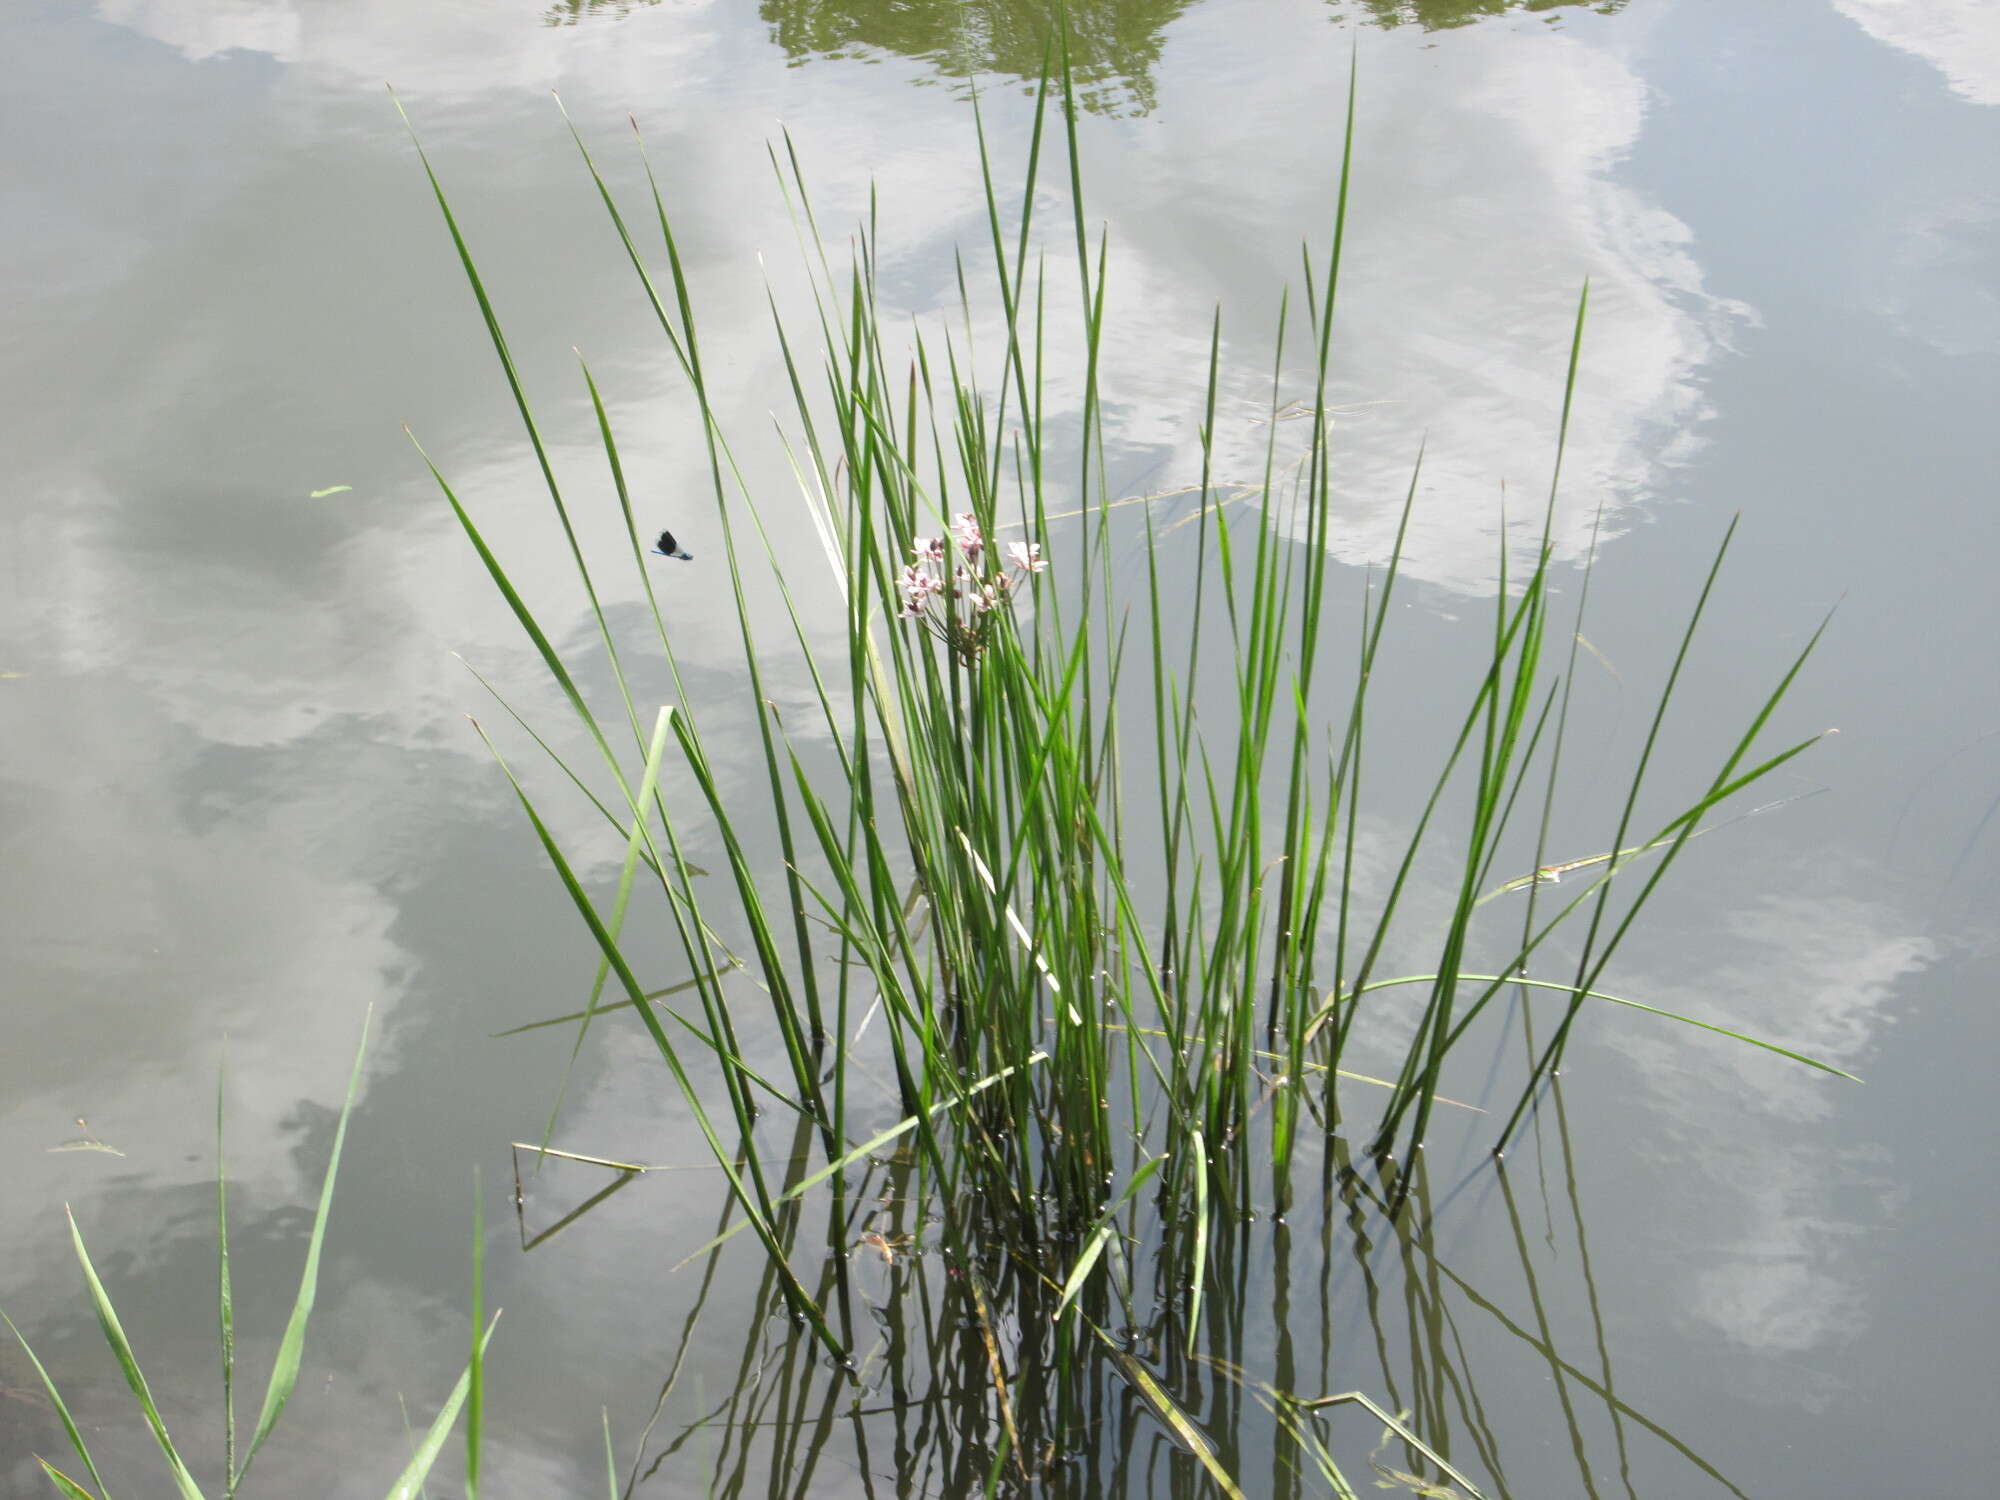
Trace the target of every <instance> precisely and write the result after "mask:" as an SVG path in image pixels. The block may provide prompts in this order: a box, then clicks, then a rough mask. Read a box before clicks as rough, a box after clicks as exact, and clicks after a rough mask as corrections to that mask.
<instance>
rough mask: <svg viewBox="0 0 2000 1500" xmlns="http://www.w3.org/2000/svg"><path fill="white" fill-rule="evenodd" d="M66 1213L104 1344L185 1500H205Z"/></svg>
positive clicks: (79, 1234) (72, 1219) (72, 1217)
mask: <svg viewBox="0 0 2000 1500" xmlns="http://www.w3.org/2000/svg"><path fill="white" fill-rule="evenodd" d="M63 1212H64V1213H65V1214H67V1215H68V1216H69V1237H70V1243H71V1244H72V1245H74V1246H75V1247H76V1258H77V1262H78V1264H80V1265H81V1266H82V1267H83V1279H84V1280H85V1281H86V1282H88V1283H89V1284H90V1300H91V1301H92V1302H93V1303H94V1304H96V1307H97V1323H98V1326H99V1327H100V1328H102V1329H103V1330H104V1341H105V1342H106V1343H107V1344H109V1345H110V1346H111V1352H112V1353H113V1354H115V1355H117V1356H118V1364H119V1367H120V1368H121V1369H122V1370H124V1372H125V1383H126V1384H127V1385H129V1386H131V1387H132V1394H133V1395H134V1396H135V1397H137V1398H138V1401H139V1410H140V1411H141V1412H142V1413H144V1415H145V1418H146V1425H147V1426H148V1427H150V1428H152V1429H153V1437H154V1439H155V1440H156V1441H157V1442H158V1443H159V1445H160V1452H161V1454H162V1455H164V1456H165V1458H166V1460H167V1467H168V1469H169V1470H170V1471H171V1472H172V1474H173V1476H174V1484H175V1485H176V1486H177V1487H178V1488H179V1490H180V1492H181V1496H182V1500H202V1495H201V1488H200V1486H199V1485H197V1484H196V1483H195V1482H194V1476H193V1475H192V1474H190V1473H189V1472H188V1467H187V1465H186V1464H185V1463H183V1462H182V1461H181V1456H180V1454H179V1453H178V1452H177V1451H176V1450H175V1448H174V1443H173V1439H172V1438H170V1437H168V1436H167V1424H166V1423H165V1422H163V1421H161V1420H160V1409H159V1407H158V1406H156V1405H155V1404H154V1402H153V1392H152V1390H151V1389H150V1388H149V1387H148V1386H147V1384H146V1377H145V1376H144V1375H142V1374H141V1373H140V1372H139V1361H138V1360H137V1358H135V1357H134V1356H133V1353H132V1345H131V1343H130V1341H129V1340H127V1339H126V1337H125V1329H124V1328H123V1326H122V1325H120V1323H119V1321H118V1312H117V1309H115V1308H114V1307H112V1305H111V1297H110V1295H109V1294H108V1293H107V1292H106V1291H105V1290H104V1283H103V1282H101V1281H99V1280H98V1279H97V1268H96V1267H95V1266H93V1265H92V1264H91V1263H90V1252H89V1251H88V1250H86V1249H84V1247H83V1231H82V1230H80V1229H78V1228H77V1227H76V1215H75V1214H74V1213H72V1212H71V1211H70V1210H69V1208H68V1207H67V1206H65V1207H64V1209H63ZM79 1451H81V1450H79ZM86 1462H88V1460H86ZM91 1474H92V1477H93V1478H95V1477H96V1470H95V1469H93V1470H92V1471H91ZM103 1483H104V1481H103V1480H101V1479H99V1480H98V1484H99V1486H100V1487H101V1486H102V1485H103Z"/></svg>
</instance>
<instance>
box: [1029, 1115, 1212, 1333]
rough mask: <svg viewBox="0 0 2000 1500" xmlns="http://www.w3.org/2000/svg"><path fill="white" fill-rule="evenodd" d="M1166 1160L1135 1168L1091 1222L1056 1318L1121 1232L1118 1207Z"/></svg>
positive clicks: (1158, 1158)
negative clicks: (1115, 1195)
mask: <svg viewBox="0 0 2000 1500" xmlns="http://www.w3.org/2000/svg"><path fill="white" fill-rule="evenodd" d="M1197 1138H1198V1136H1197ZM1165 1161H1166V1158H1165V1157H1164V1156H1156V1157H1154V1158H1153V1159H1152V1160H1151V1161H1149V1162H1147V1163H1146V1164H1145V1165H1143V1166H1142V1167H1140V1168H1139V1170H1138V1171H1136V1172H1134V1173H1133V1174H1132V1180H1131V1181H1130V1182H1128V1183H1126V1184H1125V1191H1124V1192H1122V1193H1120V1194H1119V1195H1118V1196H1117V1197H1116V1198H1115V1199H1113V1200H1112V1202H1111V1204H1110V1205H1109V1206H1108V1207H1107V1208H1106V1209H1105V1210H1104V1212H1103V1213H1101V1214H1099V1215H1098V1216H1097V1222H1096V1223H1095V1224H1093V1225H1091V1226H1090V1231H1089V1233H1088V1234H1086V1235H1085V1236H1084V1246H1083V1251H1082V1253H1081V1254H1079V1255H1078V1256H1077V1258H1076V1264H1075V1265H1074V1266H1072V1267H1070V1272H1069V1277H1068V1279H1067V1280H1066V1281H1064V1282H1063V1289H1062V1300H1061V1301H1059V1302H1057V1303H1056V1310H1055V1321H1056V1322H1061V1321H1062V1316H1063V1314H1064V1313H1066V1312H1068V1311H1069V1305H1070V1304H1071V1303H1072V1302H1074V1301H1075V1300H1076V1296H1077V1293H1079V1292H1081V1291H1082V1290H1083V1286H1084V1283H1085V1282H1087V1281H1089V1280H1090V1272H1091V1269H1092V1268H1093V1267H1094V1266H1096V1264H1097V1262H1098V1260H1099V1259H1100V1258H1101V1257H1102V1256H1103V1254H1104V1247H1105V1246H1106V1245H1108V1244H1110V1243H1111V1237H1112V1235H1114V1234H1116V1233H1117V1232H1118V1211H1119V1210H1120V1209H1122V1208H1123V1207H1124V1206H1125V1205H1126V1204H1127V1203H1130V1202H1131V1201H1132V1195H1133V1194H1134V1193H1136V1192H1138V1191H1139V1189H1140V1188H1142V1187H1144V1186H1145V1185H1146V1182H1147V1179H1149V1178H1150V1177H1151V1176H1152V1175H1153V1174H1154V1173H1155V1172H1157V1171H1159V1170H1160V1166H1161V1164H1162V1163H1164V1162H1165Z"/></svg>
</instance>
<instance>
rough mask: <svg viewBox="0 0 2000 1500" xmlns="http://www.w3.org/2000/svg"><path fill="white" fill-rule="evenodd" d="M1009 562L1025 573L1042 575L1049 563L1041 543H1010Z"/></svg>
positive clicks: (1008, 546) (1008, 547) (1008, 549)
mask: <svg viewBox="0 0 2000 1500" xmlns="http://www.w3.org/2000/svg"><path fill="white" fill-rule="evenodd" d="M1007 561H1008V562H1010V563H1012V564H1013V565H1014V566H1015V567H1017V568H1019V569H1020V570H1021V571H1022V572H1023V573H1040V572H1042V571H1043V570H1044V569H1045V568H1047V567H1048V561H1047V560H1046V559H1045V558H1044V557H1043V556H1042V544H1041V543H1040V542H1009V543H1008V544H1007Z"/></svg>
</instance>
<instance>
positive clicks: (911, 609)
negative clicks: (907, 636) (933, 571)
mask: <svg viewBox="0 0 2000 1500" xmlns="http://www.w3.org/2000/svg"><path fill="white" fill-rule="evenodd" d="M896 587H897V588H899V589H901V590H902V591H903V607H902V608H901V609H899V610H897V611H896V616H897V618H898V619H903V620H913V619H915V618H916V617H917V616H918V615H921V614H922V613H923V612H924V606H925V605H926V604H928V603H929V602H930V597H931V595H932V594H934V593H936V592H937V591H938V581H937V580H936V579H935V578H933V577H931V575H930V574H929V573H927V572H925V571H924V570H923V569H922V568H921V567H919V566H918V565H917V564H915V563H911V564H910V565H909V566H908V567H907V568H905V569H903V576H902V577H901V578H899V579H897V580H896Z"/></svg>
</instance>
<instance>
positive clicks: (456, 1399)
mask: <svg viewBox="0 0 2000 1500" xmlns="http://www.w3.org/2000/svg"><path fill="white" fill-rule="evenodd" d="M499 1321H500V1314H499V1313H497V1312H496V1313H495V1314H493V1318H492V1321H491V1322H489V1323H488V1324H487V1325H486V1336H485V1337H484V1338H482V1339H481V1340H480V1341H479V1353H480V1356H481V1357H482V1358H483V1357H484V1356H485V1353H486V1346H487V1344H489V1343H491V1342H492V1339H493V1325H494V1324H495V1323H498V1322H499ZM471 1383H472V1367H471V1365H469V1364H468V1365H467V1366H466V1367H465V1369H464V1370H463V1371H461V1372H460V1374H459V1377H458V1384H457V1385H455V1386H453V1387H452V1388H451V1394H450V1395H449V1396H447V1397H446V1398H445V1403H444V1405H443V1407H441V1408H440V1409H439V1411H438V1414H437V1420H436V1421H434V1422H432V1423H431V1425H430V1430H429V1431H428V1432H426V1433H425V1434H424V1440H423V1441H422V1442H421V1443H419V1444H418V1445H417V1451H416V1452H415V1453H414V1454H412V1455H411V1456H410V1461H409V1463H408V1464H407V1465H406V1466H405V1467H404V1469H403V1472H402V1475H401V1476H400V1477H399V1478H398V1479H397V1480H396V1482H395V1483H394V1484H392V1485H390V1486H389V1490H388V1493H387V1494H386V1495H385V1496H384V1497H383V1500H416V1497H417V1493H418V1491H419V1490H421V1489H422V1488H423V1483H424V1480H425V1479H426V1478H428V1477H429V1475H430V1472H431V1466H432V1465H433V1464H435V1463H436V1462H437V1461H438V1455H439V1454H440V1453H442V1452H443V1451H444V1444H445V1439H446V1438H448V1437H450V1436H451V1429H452V1424H453V1423H454V1422H456V1421H457V1420H458V1410H459V1408H460V1407H462V1406H463V1405H465V1396H466V1391H467V1388H468V1387H469V1386H470V1385H471Z"/></svg>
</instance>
